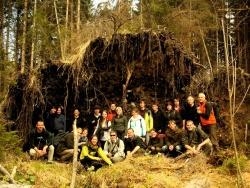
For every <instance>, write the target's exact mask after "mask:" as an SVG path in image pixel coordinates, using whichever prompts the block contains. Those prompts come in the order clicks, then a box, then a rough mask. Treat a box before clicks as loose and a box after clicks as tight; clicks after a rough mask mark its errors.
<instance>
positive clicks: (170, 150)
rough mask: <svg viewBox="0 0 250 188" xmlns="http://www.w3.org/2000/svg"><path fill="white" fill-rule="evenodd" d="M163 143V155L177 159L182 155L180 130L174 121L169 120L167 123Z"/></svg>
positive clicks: (181, 133)
mask: <svg viewBox="0 0 250 188" xmlns="http://www.w3.org/2000/svg"><path fill="white" fill-rule="evenodd" d="M165 134H166V137H165V143H166V145H165V146H163V147H162V150H163V152H164V153H166V155H167V156H170V157H177V156H178V155H179V154H181V153H182V145H181V139H182V135H183V131H182V129H179V128H178V127H177V125H176V122H175V121H174V120H170V121H169V123H168V129H167V130H166V133H165Z"/></svg>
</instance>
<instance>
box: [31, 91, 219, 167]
mask: <svg viewBox="0 0 250 188" xmlns="http://www.w3.org/2000/svg"><path fill="white" fill-rule="evenodd" d="M62 109H63V108H62V107H58V108H57V109H56V108H52V109H51V110H50V113H49V114H48V116H47V117H46V119H45V123H44V121H42V120H39V121H38V122H37V124H36V127H35V129H34V130H33V131H32V132H31V133H30V135H29V138H28V141H29V150H28V151H29V154H30V156H31V157H33V158H40V157H44V156H47V157H48V162H51V161H52V160H53V157H57V158H58V160H61V161H66V160H70V159H71V158H72V157H73V153H74V149H73V148H74V134H73V131H72V125H73V124H75V125H76V127H77V140H78V153H79V155H78V158H79V160H80V162H81V164H82V165H83V166H84V168H85V169H86V170H96V169H98V168H100V167H102V166H103V165H105V164H107V165H112V164H113V163H116V162H119V161H122V160H124V159H125V158H129V157H135V156H138V155H154V154H158V155H162V154H165V155H166V156H170V157H176V156H178V155H180V154H182V153H185V152H187V153H189V154H197V153H199V152H200V151H201V150H203V151H205V152H207V153H208V154H212V153H214V152H217V151H218V150H219V145H218V141H217V138H216V116H215V112H214V109H213V105H212V104H211V103H210V102H208V101H207V100H206V96H205V94H204V93H199V94H198V98H197V103H196V102H195V98H194V97H193V96H188V97H187V99H186V103H185V104H184V105H181V104H180V100H179V99H178V98H176V99H174V100H173V101H168V102H167V103H166V110H162V109H161V108H160V105H159V103H158V102H157V101H155V102H153V103H152V104H151V108H147V105H146V101H145V100H144V99H141V100H140V103H139V107H138V108H137V107H136V106H133V108H132V110H131V117H130V118H129V119H128V118H127V116H126V115H125V114H123V109H122V107H120V106H116V104H115V103H112V104H111V105H110V109H109V110H102V111H101V108H100V106H95V107H94V110H93V113H91V114H89V115H88V116H87V117H85V120H84V119H83V118H82V117H81V115H80V112H79V110H78V109H75V110H74V113H73V114H74V118H73V119H72V121H71V123H70V126H69V127H67V126H66V118H65V116H64V115H63V114H62ZM54 154H55V156H54Z"/></svg>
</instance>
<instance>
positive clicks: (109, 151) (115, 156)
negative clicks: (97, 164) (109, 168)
mask: <svg viewBox="0 0 250 188" xmlns="http://www.w3.org/2000/svg"><path fill="white" fill-rule="evenodd" d="M124 149H125V148H124V143H123V141H122V140H121V139H119V138H118V137H117V133H116V132H115V131H111V132H110V139H109V140H107V141H106V142H105V145H104V152H105V153H106V155H107V156H108V158H110V159H111V161H112V162H113V163H116V162H120V161H122V160H124V159H125V153H124Z"/></svg>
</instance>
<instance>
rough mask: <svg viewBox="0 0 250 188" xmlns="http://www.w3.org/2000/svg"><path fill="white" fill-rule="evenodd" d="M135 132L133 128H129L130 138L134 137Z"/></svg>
mask: <svg viewBox="0 0 250 188" xmlns="http://www.w3.org/2000/svg"><path fill="white" fill-rule="evenodd" d="M133 137H134V132H133V131H132V130H128V138H133Z"/></svg>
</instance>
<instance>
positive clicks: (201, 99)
mask: <svg viewBox="0 0 250 188" xmlns="http://www.w3.org/2000/svg"><path fill="white" fill-rule="evenodd" d="M205 99H206V97H205V95H204V94H203V93H200V94H199V95H198V100H199V102H204V101H205Z"/></svg>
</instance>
